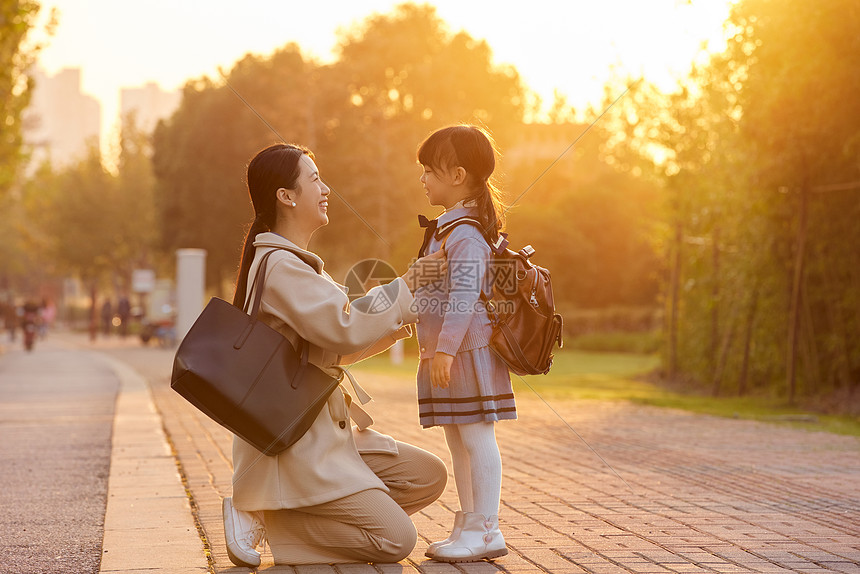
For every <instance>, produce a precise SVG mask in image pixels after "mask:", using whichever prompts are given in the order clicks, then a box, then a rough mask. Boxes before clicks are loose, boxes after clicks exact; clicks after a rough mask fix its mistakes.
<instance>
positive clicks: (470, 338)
mask: <svg viewBox="0 0 860 574" xmlns="http://www.w3.org/2000/svg"><path fill="white" fill-rule="evenodd" d="M495 155H496V150H495V146H494V144H493V141H492V139H491V137H490V135H489V134H488V133H487V132H485V131H484V130H482V129H481V128H478V127H475V126H469V125H458V126H451V127H446V128H443V129H440V130H438V131H436V132H434V133H433V134H431V135H430V136H429V137H428V138H427V139H426V140H424V142H423V143H422V144H421V146H420V147H419V149H418V162H419V163H420V164H421V165H422V166H423V168H424V172H423V174H422V176H421V183H422V184H423V185H424V189H425V191H426V194H427V198H428V200H429V201H430V204H431V205H438V206H442V207H444V208H445V212H444V213H443V214H442V215H440V216H439V217H438V218H437V219H436V220H434V221H430V222H427V223H422V225H428V231H427V235H426V239H425V245H424V246H422V251H426V252H427V253H433V252H436V251H438V250H440V249H442V248H443V247H444V249H445V250H446V252H447V257H448V272H447V275H446V277H445V279H444V280H439V281H437V282H435V283H432V284H430V285H427V286H426V287H424V288H423V289H421V290H419V291H417V292H416V294H415V298H416V300H415V305H416V306H417V312H418V317H419V320H418V324H417V330H418V343H419V347H420V364H419V367H418V407H419V417H420V422H421V425H422V426H423V427H424V428H428V427H432V426H435V425H441V426H442V428H443V429H444V430H445V440H446V442H447V443H448V449H449V450H450V451H451V458H452V460H453V465H454V481H455V483H456V486H457V494H458V497H459V499H460V511H458V512H457V513H456V514H455V519H454V527H453V531H452V533H451V535H450V536H449V537H448V538H447V539H445V540H442V541H440V542H434V543H433V544H431V545H430V547H429V548H428V550H427V553H426V554H427V556H429V557H430V558H433V559H435V560H440V561H444V562H471V561H477V560H482V559H484V558H497V557H499V556H503V555H505V554H507V553H508V551H507V548H506V546H505V540H504V538H503V537H502V533H501V532H500V531H499V516H498V515H499V497H500V493H501V486H502V461H501V457H500V455H499V447H498V445H497V444H496V437H495V428H494V423H495V422H496V421H499V420H503V419H515V418H516V417H517V414H516V405H515V404H514V395H513V389H512V387H511V379H510V375H509V373H508V369H507V366H506V365H505V363H504V362H503V361H502V360H501V359H500V358H499V357H497V356H496V355H495V354H494V353H493V351H492V350H491V349H490V347H489V337H490V334H491V332H492V329H491V326H490V320H489V317H488V316H487V312H486V310H485V308H484V305H483V302H482V301H481V299H480V294H481V291H482V290H483V291H484V292H485V293H489V292H490V281H491V277H490V275H491V274H490V273H487V268H488V262H489V261H490V256H491V250H490V247H489V244H488V242H487V239H490V240H491V241H494V240H495V239H496V237H497V236H498V233H499V230H500V229H501V226H502V221H501V219H502V204H501V202H500V200H499V192H498V190H497V189H496V188H495V187H494V186H493V185H492V184H491V183H490V181H489V180H490V176H491V175H492V173H493V169H494V168H495V163H496V161H495ZM462 217H470V218H473V219H477V220H478V221H479V222H480V223H481V229H479V228H478V227H476V226H474V225H471V224H460V225H457V226H456V227H454V228H453V230H452V231H450V233H448V234H447V235H445V236H444V237H440V236H439V235H438V234H432V235H431V233H432V232H433V230H437V231H438V230H439V229H440V228H442V227H443V226H445V225H446V224H450V223H451V222H452V221H454V220H456V219H459V218H462ZM482 229H483V230H484V233H483V234H482Z"/></svg>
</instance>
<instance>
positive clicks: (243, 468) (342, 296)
mask: <svg viewBox="0 0 860 574" xmlns="http://www.w3.org/2000/svg"><path fill="white" fill-rule="evenodd" d="M254 246H255V247H256V253H255V257H254V262H253V263H252V265H251V270H250V274H249V277H251V278H252V280H253V277H254V274H255V273H256V271H257V267H258V264H259V262H260V259H261V258H262V256H263V255H264V254H265V253H266V252H268V251H269V250H271V249H272V248H282V249H279V250H278V251H276V252H275V253H273V254H272V255H271V256H270V257H269V260H268V264H267V268H266V280H265V289H264V291H263V300H262V307H261V317H262V320H263V321H264V322H265V323H266V324H268V325H269V326H271V327H273V328H275V329H277V330H278V331H280V332H281V333H283V334H284V336H286V337H287V338H288V339H289V340H290V341H291V342H292V343H293V344H294V345H295V343H296V341H297V334H298V336H301V337H302V338H304V339H305V340H307V341H308V342H309V343H310V354H309V360H310V362H312V363H314V364H315V365H317V366H319V367H321V368H323V369H326V370H328V371H329V372H331V373H332V374H335V375H337V374H339V371H338V369H336V368H333V366H334V365H337V364H338V363H339V361H340V358H341V356H343V355H347V354H351V353H355V352H358V351H362V350H364V349H367V348H369V347H370V346H372V345H374V344H375V343H377V342H378V341H379V340H380V339H386V338H387V339H388V342H389V343H394V341H395V340H396V338H403V337H406V336H409V335H410V334H411V330H410V329H409V325H410V324H411V323H414V322H415V320H416V319H417V316H416V315H415V313H414V312H413V311H412V310H411V309H410V306H411V305H412V302H413V298H412V294H411V293H410V292H409V289H408V288H407V286H406V283H404V282H403V280H402V279H397V280H396V281H393V282H391V283H389V284H387V285H382V286H379V287H374V288H373V289H371V290H370V291H369V292H368V293H367V295H366V296H364V297H361V298H359V299H356V300H355V301H353V302H352V303H351V304H350V303H349V298H348V297H347V295H346V288H345V287H343V286H341V285H338V284H337V283H335V282H334V280H333V279H332V278H331V277H330V276H329V275H328V274H327V273H326V272H325V271H323V262H322V260H321V259H320V258H319V257H318V256H317V255H315V254H313V253H311V252H309V251H306V250H303V249H301V248H299V247H297V246H296V245H295V244H293V243H292V242H290V241H289V240H287V239H285V238H283V237H281V236H280V235H277V234H275V233H261V234H259V235H257V237H256V240H255V241H254ZM283 249H288V250H289V251H285V250H283ZM297 253H298V254H301V255H302V257H303V258H304V261H303V260H302V259H300V258H299V256H298V255H297ZM306 261H307V262H306ZM309 263H310V264H312V265H313V267H312V266H311V265H309ZM248 288H249V290H250V289H251V286H250V285H249V286H248ZM249 296H250V293H249ZM344 380H346V379H344ZM351 400H352V398H351V397H350V396H349V395H348V393H347V392H346V391H345V390H344V386H343V385H341V386H340V387H339V388H338V389H337V390H335V392H334V393H332V395H331V397H330V398H329V400H328V408H327V409H325V408H324V409H323V410H322V412H320V414H319V416H318V417H317V419H316V421H314V424H313V425H312V426H311V428H310V430H308V432H307V433H306V434H305V435H304V436H303V437H302V438H301V439H299V441H298V442H296V443H295V444H294V445H293V446H291V447H290V448H288V449H287V450H286V451H284V452H282V453H281V454H279V455H276V456H266V455H264V454H262V453H261V452H260V451H258V450H257V449H255V448H254V447H253V446H251V445H250V444H248V443H246V442H245V441H243V440H241V439H239V438H237V437H234V439H233V503H234V504H235V506H236V508H238V509H240V510H246V511H254V510H278V509H283V508H300V507H303V506H311V505H314V504H320V503H323V502H329V501H331V500H335V499H337V498H342V497H344V496H348V495H350V494H354V493H356V492H360V491H362V490H367V489H371V488H378V489H380V490H383V491H386V492H387V491H388V489H387V487H386V486H385V485H383V483H382V481H381V480H380V479H379V478H378V477H377V476H376V475H375V474H374V473H373V472H372V471H371V470H370V468H368V466H367V465H366V464H365V463H364V462H363V461H362V459H361V456H359V452H390V453H396V452H397V447H396V446H395V442H394V440H393V439H392V438H391V437H388V436H385V435H382V434H379V433H377V432H375V431H373V430H370V429H367V430H358V429H357V428H356V429H353V425H352V424H351V421H350V412H349V411H350V404H351Z"/></svg>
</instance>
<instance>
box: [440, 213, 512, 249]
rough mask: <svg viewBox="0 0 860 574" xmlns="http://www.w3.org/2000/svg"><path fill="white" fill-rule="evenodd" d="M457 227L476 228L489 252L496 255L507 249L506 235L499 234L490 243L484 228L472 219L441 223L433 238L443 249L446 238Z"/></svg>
mask: <svg viewBox="0 0 860 574" xmlns="http://www.w3.org/2000/svg"><path fill="white" fill-rule="evenodd" d="M459 225H471V226H473V227H477V228H478V231H480V232H481V237H483V238H484V240H485V241H486V242H487V244H488V245H489V246H490V251H492V252H493V253H494V254H496V255H500V254H502V253H504V251H505V249H507V247H508V234H507V233H499V234H498V237H497V238H496V240H495V241H492V240H490V238H489V237H487V234H486V232H485V230H484V226H483V225H482V224H481V222H480V221H478V220H477V219H475V218H473V217H460V218H458V219H454V220H452V221H449V222H448V223H443V224H442V225H440V226H438V227H437V228H436V231H435V233H434V234H433V236H434V237H435V238H436V240H437V241H438V240H439V239H442V247H443V248H444V247H445V242H446V241H447V240H448V236H449V235H450V234H451V232H452V231H454V228H455V227H457V226H459Z"/></svg>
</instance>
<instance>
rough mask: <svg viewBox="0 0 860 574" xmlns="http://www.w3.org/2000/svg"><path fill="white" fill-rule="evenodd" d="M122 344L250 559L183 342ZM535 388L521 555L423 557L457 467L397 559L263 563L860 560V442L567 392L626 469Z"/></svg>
mask: <svg viewBox="0 0 860 574" xmlns="http://www.w3.org/2000/svg"><path fill="white" fill-rule="evenodd" d="M109 352H110V353H111V354H113V355H114V356H117V357H118V358H120V359H122V360H124V361H126V362H127V363H129V364H130V365H132V366H133V367H135V368H136V369H138V370H139V371H140V372H141V373H142V374H143V375H144V376H146V377H147V378H148V379H149V381H150V384H151V387H152V391H153V395H154V397H155V402H156V404H157V407H158V409H159V410H160V412H161V414H162V415H163V417H164V424H165V428H166V430H167V433H168V434H169V436H170V438H171V441H172V443H173V446H174V448H175V450H176V452H177V454H178V457H179V460H180V462H181V464H182V468H183V470H184V473H185V475H186V477H187V480H188V489H189V491H190V493H191V495H192V496H193V500H194V503H195V504H196V507H197V513H198V518H199V523H200V524H201V527H202V530H203V531H204V533H205V538H206V540H207V541H208V544H209V548H210V551H211V560H212V562H213V564H214V570H215V571H216V572H218V573H221V572H237V573H238V572H247V570H246V569H244V568H235V567H233V566H232V565H231V564H230V562H229V560H228V558H227V556H226V551H225V549H224V533H223V526H222V523H221V514H220V500H221V497H223V496H229V495H230V477H231V463H230V450H231V446H230V444H231V439H230V436H229V434H228V433H227V432H226V431H224V430H223V429H222V428H221V427H219V426H217V425H215V424H214V423H212V422H211V421H209V420H208V419H207V418H206V417H204V416H203V415H201V414H200V413H198V412H197V411H196V410H195V409H194V408H193V407H191V406H190V405H188V404H187V403H185V402H184V400H183V399H182V398H181V397H179V396H178V395H177V394H175V393H174V392H173V391H171V390H170V388H169V384H168V377H169V369H170V363H171V360H172V356H173V353H172V352H171V351H160V350H154V349H141V348H131V347H128V346H127V347H126V348H116V349H112V350H109ZM354 372H355V373H356V374H357V376H358V377H359V380H360V381H361V383H362V385H364V386H365V387H366V388H367V389H368V391H370V392H371V394H373V395H374V398H375V401H374V402H373V403H371V404H370V407H371V409H370V410H371V413H372V414H373V415H374V418H375V419H376V421H377V424H376V426H375V428H377V429H378V430H380V431H382V432H386V433H390V434H392V435H394V436H396V437H397V438H399V439H401V440H405V441H407V442H411V443H414V444H416V445H419V446H421V447H423V448H426V449H428V450H430V451H432V452H435V453H436V454H438V455H439V456H441V457H442V458H443V459H444V460H445V461H446V462H448V463H450V459H449V457H448V455H447V451H446V449H445V447H444V440H443V435H442V432H441V430H439V429H431V430H428V431H425V430H422V429H421V428H420V427H419V426H418V424H417V406H416V402H415V393H414V388H413V382H412V381H410V380H406V379H401V378H397V377H394V376H390V375H379V374H372V373H367V372H363V371H361V370H360V369H356V370H355V371H354ZM527 393H528V392H527V391H520V392H519V395H518V405H519V410H520V420H518V421H515V422H505V423H501V424H499V425H497V434H498V440H499V444H500V447H501V451H502V460H503V465H504V482H503V487H502V510H501V522H502V529H503V532H504V534H505V538H506V540H507V542H508V546H509V548H510V554H509V555H508V556H506V557H504V558H502V559H500V560H498V561H497V562H495V563H487V562H482V563H476V564H465V565H456V566H455V565H448V564H441V563H437V562H432V561H429V560H427V559H425V558H424V550H425V548H426V545H427V544H428V543H429V542H430V541H432V540H438V539H440V538H443V537H444V536H445V535H446V534H447V531H446V528H447V527H448V526H449V524H450V523H451V522H452V520H453V511H454V510H455V509H456V508H457V506H456V494H455V491H454V489H453V478H452V479H451V480H450V484H449V487H448V489H447V491H446V492H445V494H444V495H443V496H442V498H441V499H440V501H438V502H436V503H435V504H433V505H431V506H430V507H428V508H427V509H425V511H423V512H421V513H419V514H418V515H416V516H414V517H413V518H414V520H415V523H416V526H417V527H418V532H419V542H418V546H417V547H416V549H415V551H414V552H413V553H412V555H411V556H410V557H409V558H408V559H406V560H404V561H402V562H401V563H399V564H392V565H375V566H371V565H346V566H344V565H341V566H337V567H330V566H306V567H296V568H293V567H286V566H273V565H272V562H271V556H270V555H269V554H264V562H263V565H262V567H261V568H260V570H259V571H260V572H267V573H280V572H298V573H317V572H319V573H330V572H340V573H344V574H347V573H348V574H353V573H355V574H359V573H365V572H366V573H372V572H373V573H378V572H383V573H408V572H416V571H417V572H425V573H428V574H429V573H432V574H437V573H438V574H443V573H448V572H451V573H455V572H466V573H483V572H495V571H502V572H517V573H518V572H553V573H559V574H566V573H574V572H593V573H604V572H607V573H608V572H637V573H658V572H678V573H686V572H767V573H776V572H807V573H813V572H821V573H824V572H828V573H830V572H842V573H860V440H858V439H856V438H853V437H845V436H838V435H832V434H826V433H814V432H808V431H804V430H799V429H792V428H786V427H780V426H776V425H769V424H765V423H757V422H750V421H742V420H731V419H721V418H714V417H708V416H702V415H694V414H688V413H684V412H680V411H673V410H664V409H655V408H648V407H638V406H633V405H630V404H626V403H603V402H584V401H580V402H574V401H568V402H554V403H553V407H554V408H555V409H556V410H557V411H558V412H559V413H560V414H561V415H562V416H563V417H564V418H565V419H566V420H567V421H568V422H569V423H570V424H571V425H572V426H573V428H575V429H576V430H577V431H578V432H579V434H580V435H582V437H583V438H584V439H585V440H586V441H588V443H589V444H590V445H591V447H592V448H594V449H595V450H596V451H597V452H599V453H600V455H601V456H602V457H603V458H604V459H605V460H606V461H607V462H608V463H609V464H610V465H612V467H613V468H614V469H615V471H617V472H618V474H620V475H621V477H623V479H624V481H622V480H621V479H619V478H618V477H616V476H615V475H614V474H613V473H612V471H610V470H609V469H607V467H606V466H605V465H604V464H603V463H602V462H601V460H600V459H599V458H597V456H595V454H594V453H593V452H591V451H590V450H589V449H588V447H586V446H585V445H584V444H583V443H582V442H581V441H580V440H579V439H578V438H577V437H576V435H574V434H573V432H571V430H570V429H568V428H567V427H566V426H565V424H564V423H563V422H561V421H560V420H559V419H558V418H556V416H555V415H554V414H553V413H552V411H550V410H549V409H548V407H547V406H546V405H544V404H543V403H542V402H540V401H539V400H537V399H536V398H534V396H530V395H529V394H527ZM449 469H450V464H449ZM625 481H626V484H625ZM628 485H629V486H628Z"/></svg>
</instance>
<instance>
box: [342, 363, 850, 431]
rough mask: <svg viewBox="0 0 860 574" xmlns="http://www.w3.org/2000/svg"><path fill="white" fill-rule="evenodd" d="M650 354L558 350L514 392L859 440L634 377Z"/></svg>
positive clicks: (837, 424) (841, 421)
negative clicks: (548, 365) (546, 367)
mask: <svg viewBox="0 0 860 574" xmlns="http://www.w3.org/2000/svg"><path fill="white" fill-rule="evenodd" d="M417 363H418V359H417V357H415V356H409V355H407V356H406V358H405V360H404V362H403V363H402V364H401V365H392V364H391V362H390V360H389V358H388V356H387V354H383V355H380V356H377V357H373V358H371V359H368V360H366V361H362V362H361V363H359V364H358V365H356V367H357V368H359V369H361V370H367V371H377V372H385V373H390V374H402V375H404V376H408V377H414V376H415V370H416V365H417ZM657 365H658V359H657V357H656V356H654V355H643V354H632V353H597V352H589V351H569V350H563V351H559V352H557V353H556V356H555V360H554V362H553V367H552V371H551V372H550V373H549V374H548V375H536V376H529V377H524V378H521V377H518V376H516V375H512V377H511V378H512V380H513V382H514V390H515V391H516V392H517V393H532V392H537V393H539V394H540V395H541V396H542V397H543V398H545V399H548V400H550V399H553V398H559V399H572V400H601V401H630V402H633V403H638V404H643V405H651V406H656V407H668V408H676V409H683V410H687V411H693V412H697V413H704V414H709V415H715V416H722V417H733V418H742V419H754V420H760V421H766V422H772V423H775V424H785V425H791V426H794V427H797V428H804V429H808V430H814V431H826V432H834V433H839V434H848V435H854V436H860V420H858V419H857V418H852V417H846V416H831V415H820V414H814V413H811V412H806V411H803V410H800V409H797V408H793V407H789V406H787V405H786V404H785V402H784V401H782V400H780V399H776V398H767V397H719V398H714V397H711V396H708V395H701V394H693V393H680V392H676V391H672V390H669V389H666V388H663V387H660V386H658V385H655V384H653V383H649V382H645V381H642V380H638V377H640V376H641V375H644V374H645V373H648V372H649V371H651V370H653V369H654V368H656V367H657Z"/></svg>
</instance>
